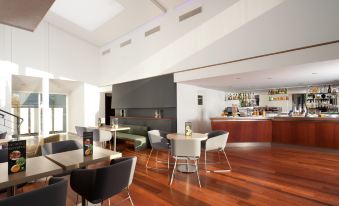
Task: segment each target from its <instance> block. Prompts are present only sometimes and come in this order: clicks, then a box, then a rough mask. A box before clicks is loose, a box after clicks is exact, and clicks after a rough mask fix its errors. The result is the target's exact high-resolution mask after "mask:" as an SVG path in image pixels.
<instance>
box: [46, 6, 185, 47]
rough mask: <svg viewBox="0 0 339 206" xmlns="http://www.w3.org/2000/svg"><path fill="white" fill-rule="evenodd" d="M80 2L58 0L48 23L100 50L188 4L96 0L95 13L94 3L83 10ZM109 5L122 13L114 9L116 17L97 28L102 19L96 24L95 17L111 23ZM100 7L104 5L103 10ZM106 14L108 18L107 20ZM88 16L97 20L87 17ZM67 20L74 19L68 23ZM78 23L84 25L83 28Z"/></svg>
mask: <svg viewBox="0 0 339 206" xmlns="http://www.w3.org/2000/svg"><path fill="white" fill-rule="evenodd" d="M78 1H79V0H67V1H66V0H56V1H55V3H54V5H53V6H52V8H51V9H50V11H49V12H48V13H47V15H46V17H45V20H46V21H47V22H49V23H50V24H52V25H54V26H56V27H58V28H60V29H62V30H64V31H66V32H68V33H71V34H74V35H75V36H78V37H80V38H81V39H84V40H86V41H88V42H91V43H92V44H95V45H97V46H103V45H104V44H106V43H108V42H110V41H112V40H115V39H117V38H119V37H121V36H123V35H125V34H127V33H129V32H130V31H132V30H134V29H135V28H137V27H139V26H141V25H143V24H145V23H147V22H148V21H150V20H152V19H153V18H156V17H158V16H160V15H163V14H164V13H165V12H166V11H167V10H170V9H173V8H174V7H176V6H178V5H180V4H181V3H184V2H185V0H137V1H136V0H95V5H96V8H94V9H95V10H94V11H93V10H90V9H91V8H89V7H91V6H90V5H91V4H93V0H83V1H82V3H81V7H80V6H79V7H76V4H77V2H78ZM109 3H111V4H113V3H114V5H121V7H122V10H119V11H115V10H114V8H112V10H111V12H112V13H115V15H112V16H111V18H109V20H107V21H103V22H104V23H103V24H99V23H98V26H99V27H97V28H96V26H95V25H94V26H93V24H95V22H96V21H99V19H98V20H96V19H94V17H95V18H97V17H98V16H100V15H99V14H101V15H103V16H102V19H103V20H105V18H106V19H107V17H109V13H107V12H108V11H107V6H105V5H106V4H108V5H109ZM100 4H102V6H101V7H100ZM70 7H72V8H74V10H75V11H76V12H77V13H75V12H74V13H72V9H71V8H70ZM61 8H69V9H68V10H69V11H68V13H67V14H65V15H61V14H60V13H59V12H58V10H61V11H63V10H66V9H61ZM105 8H106V9H105ZM77 9H82V10H83V11H82V12H81V11H77ZM116 10H117V9H116ZM84 12H85V13H84ZM105 12H106V13H107V15H108V16H107V15H106V16H104V13H105ZM57 13H58V14H57ZM86 13H87V14H88V15H91V16H93V17H89V16H85V15H83V14H86ZM77 14H78V15H77ZM62 16H63V17H62ZM67 17H73V18H72V19H67ZM88 21H93V24H92V26H91V27H89V28H91V29H93V28H94V30H91V29H85V28H83V27H84V24H86V23H88ZM74 22H83V24H82V23H80V24H79V23H78V24H77V23H74ZM101 23H102V22H101Z"/></svg>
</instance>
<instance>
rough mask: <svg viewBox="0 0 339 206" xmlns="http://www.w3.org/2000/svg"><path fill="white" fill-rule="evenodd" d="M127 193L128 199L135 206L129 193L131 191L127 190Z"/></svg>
mask: <svg viewBox="0 0 339 206" xmlns="http://www.w3.org/2000/svg"><path fill="white" fill-rule="evenodd" d="M127 193H128V198H129V201H130V202H131V205H132V206H134V204H133V201H132V197H131V194H130V193H129V190H128V189H127Z"/></svg>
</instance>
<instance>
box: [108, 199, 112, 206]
mask: <svg viewBox="0 0 339 206" xmlns="http://www.w3.org/2000/svg"><path fill="white" fill-rule="evenodd" d="M108 206H111V198H108Z"/></svg>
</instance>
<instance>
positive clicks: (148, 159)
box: [146, 149, 153, 169]
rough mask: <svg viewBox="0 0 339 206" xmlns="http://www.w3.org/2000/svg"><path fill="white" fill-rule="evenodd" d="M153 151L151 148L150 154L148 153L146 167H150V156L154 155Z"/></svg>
mask: <svg viewBox="0 0 339 206" xmlns="http://www.w3.org/2000/svg"><path fill="white" fill-rule="evenodd" d="M152 152H153V149H151V152H150V153H149V155H148V158H147V162H146V169H148V162H149V158H150V157H151V155H152Z"/></svg>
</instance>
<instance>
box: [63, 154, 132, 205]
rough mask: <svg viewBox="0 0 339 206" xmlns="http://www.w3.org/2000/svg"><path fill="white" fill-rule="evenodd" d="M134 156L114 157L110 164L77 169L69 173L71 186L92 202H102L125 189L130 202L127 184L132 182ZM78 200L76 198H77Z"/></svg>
mask: <svg viewBox="0 0 339 206" xmlns="http://www.w3.org/2000/svg"><path fill="white" fill-rule="evenodd" d="M136 161H137V158H136V157H123V158H118V159H114V160H112V161H111V163H110V165H109V166H107V167H103V168H98V169H77V170H73V171H72V173H71V179H70V185H71V188H72V189H73V190H74V191H75V192H76V193H78V194H79V195H80V196H82V197H83V198H84V199H85V200H87V201H89V202H91V203H93V204H98V203H100V202H101V203H103V201H104V200H106V199H108V200H109V201H110V199H109V198H110V197H112V196H114V195H116V194H118V193H120V192H122V191H126V192H127V194H128V197H126V198H125V199H124V200H122V201H125V200H127V199H129V200H130V202H131V204H132V205H133V201H132V198H131V196H130V193H129V186H130V185H131V184H132V181H133V176H134V171H135V165H136ZM77 202H78V198H77Z"/></svg>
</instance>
